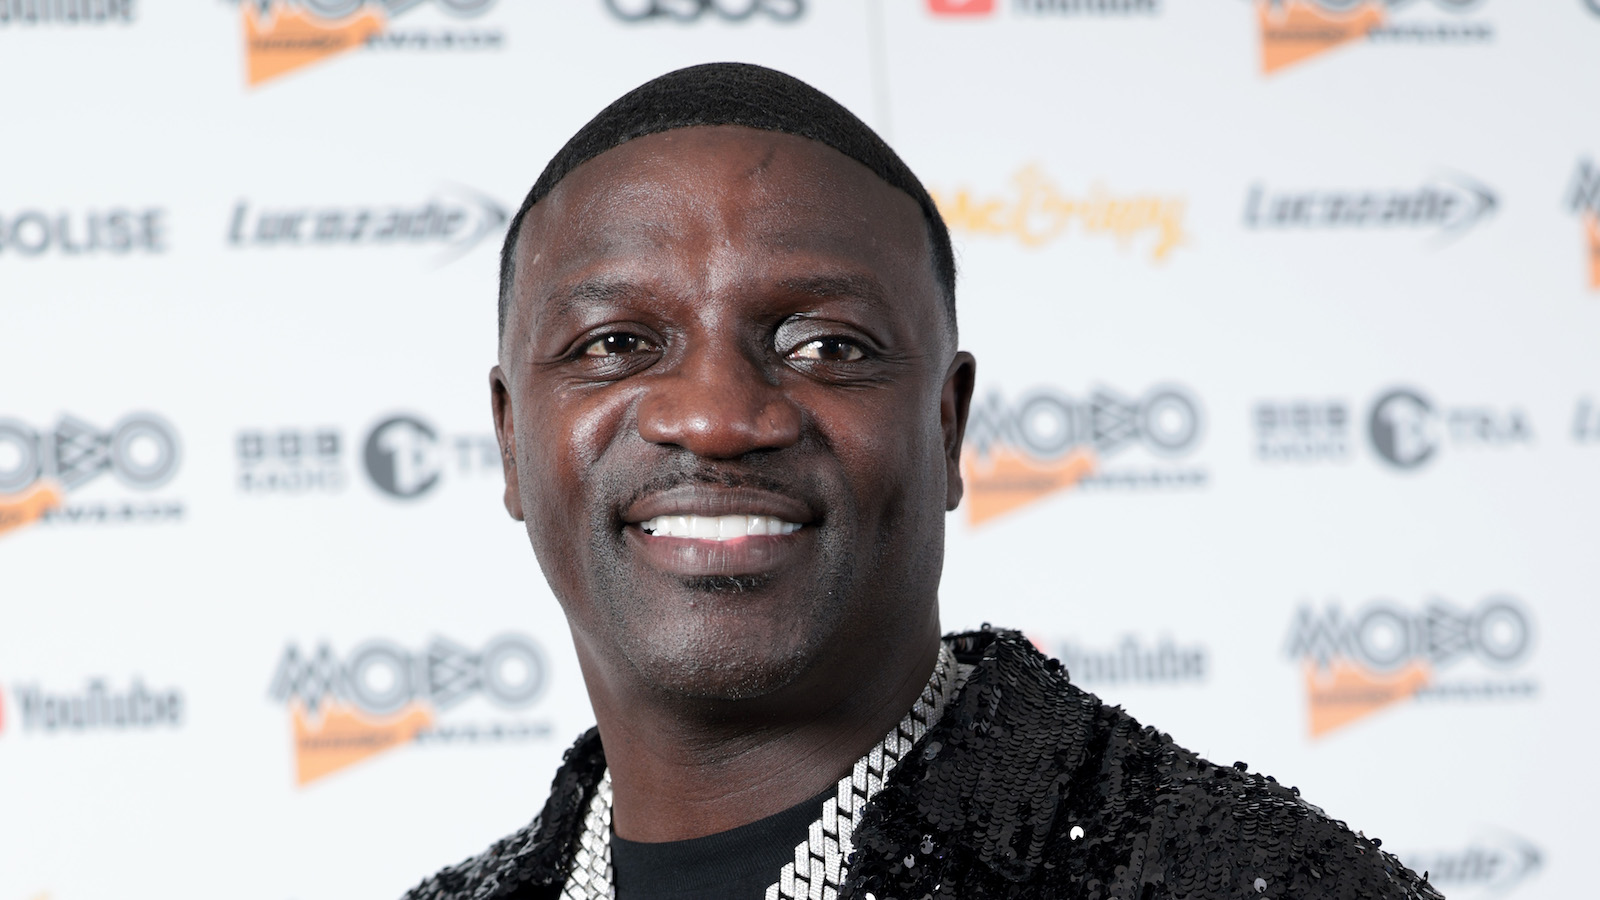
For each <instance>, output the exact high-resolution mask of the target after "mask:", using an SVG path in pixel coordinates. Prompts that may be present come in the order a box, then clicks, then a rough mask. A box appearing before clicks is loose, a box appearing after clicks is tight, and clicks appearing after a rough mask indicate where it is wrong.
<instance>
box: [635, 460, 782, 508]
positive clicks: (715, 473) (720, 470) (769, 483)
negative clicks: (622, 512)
mask: <svg viewBox="0 0 1600 900" xmlns="http://www.w3.org/2000/svg"><path fill="white" fill-rule="evenodd" d="M684 484H713V485H716V486H718V487H724V488H745V489H749V490H758V491H767V492H769V493H773V494H782V495H784V496H788V497H806V496H808V492H806V491H804V490H803V489H802V488H801V486H800V485H798V484H795V483H794V482H792V481H786V480H784V479H781V478H775V477H773V476H771V475H768V474H766V473H763V472H753V471H750V470H748V469H744V470H740V469H733V468H726V467H720V466H708V465H705V464H704V463H699V462H688V463H686V464H683V465H682V466H680V467H679V468H677V469H676V470H673V471H668V472H660V473H657V474H656V475H653V476H651V477H650V478H647V479H645V481H644V483H642V484H639V485H637V486H635V487H634V488H633V490H632V491H630V492H629V494H628V496H627V497H626V498H625V499H624V500H623V502H622V503H621V504H620V505H619V506H618V507H617V508H618V509H627V508H628V507H630V506H632V505H633V504H635V503H637V502H639V501H640V500H643V499H644V498H645V497H648V496H650V495H651V494H659V493H661V492H662V491H669V490H671V489H673V488H675V487H678V486H679V485H684Z"/></svg>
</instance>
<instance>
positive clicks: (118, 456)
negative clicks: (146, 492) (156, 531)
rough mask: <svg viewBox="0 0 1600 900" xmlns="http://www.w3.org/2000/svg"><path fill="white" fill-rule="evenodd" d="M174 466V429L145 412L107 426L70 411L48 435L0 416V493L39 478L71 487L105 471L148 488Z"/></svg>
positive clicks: (29, 484) (157, 484) (131, 484)
mask: <svg viewBox="0 0 1600 900" xmlns="http://www.w3.org/2000/svg"><path fill="white" fill-rule="evenodd" d="M177 470H178V435H177V432H176V431H174V430H173V428H172V426H171V425H169V424H167V422H166V421H165V420H164V419H162V418H161V417H160V416H156V415H152V414H150V413H136V414H134V415H130V416H127V417H125V418H123V419H122V420H121V421H120V422H118V423H117V424H116V425H115V426H113V427H112V428H111V430H110V431H100V430H99V429H97V428H95V427H94V426H93V425H90V424H89V423H87V422H85V421H83V420H82V419H79V418H77V417H75V416H71V415H65V416H62V417H61V421H60V422H59V423H58V424H57V425H56V427H55V430H54V431H52V432H50V433H48V434H41V433H39V432H38V431H35V430H34V429H32V428H30V427H28V426H27V425H24V424H22V423H21V422H16V421H11V420H5V421H0V494H13V493H20V492H21V491H23V490H26V489H27V488H30V487H32V486H34V484H35V483H37V482H39V481H42V480H51V481H55V482H57V483H59V484H60V485H61V487H63V488H64V489H66V490H69V491H70V490H73V489H75V488H78V487H79V486H81V485H83V484H85V483H86V482H89V481H91V480H93V479H94V478H96V477H98V476H99V475H101V474H103V473H105V472H111V473H112V474H114V475H115V476H116V477H117V479H118V480H119V481H121V482H122V483H123V484H126V485H128V486H129V487H134V488H145V489H149V488H155V487H160V486H161V485H162V484H165V483H166V482H167V480H168V479H170V478H171V477H172V475H173V473H174V472H176V471H177Z"/></svg>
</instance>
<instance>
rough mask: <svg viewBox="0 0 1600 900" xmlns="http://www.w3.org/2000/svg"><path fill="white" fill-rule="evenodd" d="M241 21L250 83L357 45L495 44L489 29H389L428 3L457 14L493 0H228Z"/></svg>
mask: <svg viewBox="0 0 1600 900" xmlns="http://www.w3.org/2000/svg"><path fill="white" fill-rule="evenodd" d="M228 2H232V3H234V4H236V5H238V7H239V10H240V14H241V17H242V21H243V26H244V39H245V59H246V73H247V75H246V80H247V81H248V82H249V84H250V85H251V86H255V85H258V84H261V83H263V82H266V81H270V80H272V79H274V78H278V77H280V76H282V75H287V74H289V73H290V72H293V71H295V70H296V69H301V68H304V67H305V66H309V65H312V64H313V63H318V62H322V61H323V60H325V59H328V58H330V57H333V56H337V55H339V54H341V53H346V52H349V51H351V50H355V49H357V48H359V47H369V48H372V49H399V50H450V51H455V50H498V49H500V48H501V47H502V46H503V45H504V43H505V38H504V35H503V34H502V33H501V32H500V31H498V30H495V29H478V30H469V31H463V30H457V29H444V30H438V31H418V32H414V33H409V34H399V33H395V32H392V31H391V30H390V27H389V25H390V22H391V21H392V20H393V19H394V18H395V17H397V16H399V15H401V14H403V13H407V12H410V11H411V10H413V9H415V8H417V7H419V6H424V5H432V6H435V7H437V8H439V9H442V10H444V11H445V12H447V13H449V14H450V15H452V16H455V17H458V18H466V17H472V16H477V15H480V14H482V13H483V12H485V11H487V10H488V9H489V7H491V6H493V5H494V4H495V0H432V2H431V3H430V0H228Z"/></svg>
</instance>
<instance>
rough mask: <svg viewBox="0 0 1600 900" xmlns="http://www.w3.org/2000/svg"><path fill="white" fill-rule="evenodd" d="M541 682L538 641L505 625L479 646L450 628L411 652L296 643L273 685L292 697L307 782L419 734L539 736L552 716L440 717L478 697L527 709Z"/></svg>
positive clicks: (278, 697) (297, 749)
mask: <svg viewBox="0 0 1600 900" xmlns="http://www.w3.org/2000/svg"><path fill="white" fill-rule="evenodd" d="M543 688H544V657H543V654H542V653H540V651H539V648H538V646H537V645H535V644H534V643H533V641H532V640H531V639H529V638H527V637H525V636H523V635H520V634H503V635H500V636H499V637H496V638H494V639H493V640H491V641H489V642H488V643H487V644H485V645H484V646H483V648H482V649H480V650H476V651H474V650H472V649H470V648H468V647H464V646H462V645H460V644H458V643H456V642H454V641H451V640H447V639H445V638H434V639H433V640H432V641H431V642H430V643H429V644H428V646H427V647H426V648H424V649H423V650H421V651H415V652H414V651H411V650H408V649H406V648H404V647H401V646H400V645H398V644H395V643H393V642H391V641H384V640H374V641H368V642H367V643H365V644H362V645H361V646H359V647H357V648H356V649H355V650H353V651H352V652H351V653H350V654H349V655H348V656H346V657H344V658H343V659H340V658H339V657H337V656H336V655H335V654H334V652H333V649H332V648H331V647H330V646H328V645H327V644H321V645H319V646H318V647H317V648H316V650H315V651H313V652H312V653H310V654H305V653H302V652H301V649H300V647H299V646H297V645H295V644H290V645H289V646H288V647H286V648H284V651H283V656H282V657H281V658H280V659H279V661H278V669H277V672H276V673H274V675H273V677H272V687H271V689H270V691H269V695H270V696H271V698H272V699H273V700H275V701H277V702H279V703H282V704H284V705H285V706H286V707H288V710H289V717H290V722H291V726H292V728H293V733H294V758H295V779H296V782H297V783H298V784H300V785H302V786H303V785H306V784H309V783H311V782H313V781H316V780H317V779H319V778H323V777H326V776H328V775H332V774H333V773H334V772H337V771H339V770H341V769H345V768H348V767H349V766H353V765H355V764H356V763H359V762H363V761H365V760H367V759H369V758H371V757H373V756H375V755H377V754H379V753H383V752H385V751H388V750H393V749H395V748H396V747H400V746H402V745H405V744H409V743H413V742H418V741H423V740H429V739H433V740H438V741H449V740H453V739H461V740H466V741H470V742H472V743H483V742H489V741H505V740H516V739H522V738H529V737H543V736H544V735H545V734H546V733H547V732H548V726H546V725H542V724H538V723H528V722H521V721H511V722H502V721H492V722H487V723H475V724H469V725H466V726H459V725H457V726H449V725H444V724H441V723H440V722H439V718H440V715H441V713H444V712H446V711H447V710H450V709H451V708H453V707H455V706H456V705H458V704H460V703H463V702H465V701H467V700H469V699H471V698H473V697H477V696H481V697H484V698H486V699H488V700H489V702H490V703H491V704H493V705H495V706H498V707H501V708H502V709H521V708H524V707H527V706H529V705H530V704H532V703H533V701H534V700H535V699H536V698H537V697H538V696H539V693H540V691H541V690H542V689H543Z"/></svg>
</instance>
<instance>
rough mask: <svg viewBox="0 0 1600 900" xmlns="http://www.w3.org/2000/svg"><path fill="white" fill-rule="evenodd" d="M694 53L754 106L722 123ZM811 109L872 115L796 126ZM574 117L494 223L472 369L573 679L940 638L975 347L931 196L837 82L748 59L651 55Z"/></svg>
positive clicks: (775, 668)
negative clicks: (640, 81)
mask: <svg viewBox="0 0 1600 900" xmlns="http://www.w3.org/2000/svg"><path fill="white" fill-rule="evenodd" d="M697 71H700V72H702V73H703V75H702V76H696V75H695V74H694V73H695V72H697ZM741 72H749V73H753V74H751V78H753V79H754V80H753V81H752V80H749V79H741V77H739V73H741ZM702 79H704V80H706V81H708V82H709V83H712V84H713V85H714V86H717V87H718V89H719V90H722V91H726V90H728V87H729V84H730V83H733V84H736V85H742V86H743V90H744V92H745V93H744V94H743V95H739V96H738V97H737V100H738V102H737V103H735V104H734V107H735V108H736V110H737V109H742V108H743V107H749V108H753V109H754V108H762V107H764V106H765V107H773V108H774V110H775V111H774V112H773V114H772V115H771V116H770V117H769V118H770V119H771V120H772V121H771V122H769V123H768V124H767V125H762V126H757V127H751V126H750V125H747V124H742V123H741V122H734V123H732V124H727V123H725V122H724V120H726V119H729V118H738V117H737V116H730V115H727V114H725V112H723V111H719V109H720V107H718V105H717V104H718V103H720V102H721V100H720V99H719V94H718V93H717V91H711V92H709V93H707V92H706V91H705V90H703V85H702V84H701V80H702ZM729 79H732V81H731V82H730V81H729ZM662 82H665V83H667V84H669V85H683V84H688V85H690V86H691V87H690V88H688V89H685V90H686V91H687V93H688V94H690V95H693V96H694V97H696V98H697V100H696V102H697V103H699V104H700V105H701V106H700V107H699V108H698V113H697V115H698V118H692V119H691V121H690V122H689V124H687V125H683V126H677V125H674V126H670V127H665V128H651V127H648V125H649V122H651V121H654V122H656V123H657V124H659V120H660V118H661V116H662V115H664V113H663V111H662V110H660V109H656V108H655V107H651V106H650V105H649V104H644V105H642V106H640V105H637V104H634V105H633V106H632V107H630V106H629V104H630V98H633V97H635V96H636V95H640V94H646V95H648V94H650V93H651V92H652V91H654V90H656V89H657V88H658V87H659V86H660V84H661V83H662ZM774 85H776V86H777V87H774ZM778 88H782V90H779V89H778ZM679 96H681V94H680V95H679ZM797 96H799V97H801V98H802V100H803V102H801V101H795V102H797V103H798V105H799V106H800V107H801V108H800V113H799V114H800V115H801V116H802V117H803V118H804V119H805V120H806V121H805V122H802V123H801V125H796V126H795V127H793V128H791V127H788V125H787V124H783V123H785V122H787V119H788V118H792V117H793V116H794V115H795V113H794V111H792V110H785V109H783V108H782V107H781V105H782V104H784V103H788V102H791V101H792V100H793V99H794V98H795V97H797ZM817 98H821V101H819V100H818V99H817ZM663 102H664V103H667V101H663ZM775 104H776V105H777V106H774V105H775ZM819 106H831V107H832V108H833V109H832V110H831V113H830V114H831V115H833V116H834V117H835V118H837V119H840V120H841V121H844V120H843V119H842V118H841V117H848V121H849V122H854V123H855V124H854V125H853V126H851V128H854V129H856V130H858V131H859V132H862V133H864V135H865V136H863V134H855V135H854V136H850V137H844V138H840V137H837V136H836V135H834V136H835V137H836V139H835V140H823V139H819V138H816V137H813V136H811V135H809V134H795V133H792V132H794V131H796V130H802V129H801V126H802V125H804V126H806V127H813V128H814V127H815V125H816V119H817V115H818V114H817V108H819ZM619 108H621V109H622V113H618V115H624V116H625V117H626V116H639V115H646V116H648V115H655V116H656V119H653V120H648V121H646V123H645V125H630V122H629V121H628V120H627V119H626V118H625V119H624V120H623V121H620V122H604V121H602V120H604V119H606V117H607V115H608V114H609V113H612V111H614V110H618V109H619ZM630 108H632V109H633V110H634V111H633V112H631V113H630V112H629V111H628V110H629V109H630ZM664 109H665V110H666V111H667V112H670V111H671V109H672V106H671V104H670V103H668V105H667V106H666V107H664ZM773 122H777V123H778V124H772V123H773ZM833 127H834V128H835V130H837V128H838V127H842V126H833ZM589 133H607V134H611V135H612V136H613V139H612V140H611V144H610V146H598V147H593V148H589V149H588V150H586V151H585V152H584V153H582V154H580V155H581V156H582V157H583V158H581V159H578V160H577V161H576V162H570V161H568V162H563V155H561V154H558V156H557V160H556V161H555V162H553V163H552V164H551V168H550V169H548V170H547V171H546V173H545V176H544V177H541V179H540V181H539V184H538V185H536V186H535V188H534V191H533V193H532V194H531V195H530V201H529V203H527V204H525V205H524V208H523V211H522V213H520V214H519V217H518V219H517V220H516V223H515V224H514V226H513V232H512V234H511V235H510V236H508V240H507V247H508V252H507V259H506V264H505V267H504V272H505V274H506V279H505V281H506V283H505V285H504V286H503V289H502V309H503V312H502V329H503V336H502V340H501V351H500V365H499V366H497V367H496V368H495V370H494V372H493V373H492V375H491V385H492V389H493V397H494V411H495V423H496V430H497V432H498V433H499V435H500V437H501V443H502V445H503V446H506V447H507V448H508V452H507V455H506V465H505V471H506V505H507V509H508V510H509V511H510V512H511V514H512V515H513V516H514V517H516V518H518V519H523V520H524V521H525V522H526V523H527V530H528V534H529V537H530V539H531V541H532V544H533V547H534V550H535V552H536V554H537V555H538V558H539V561H540V564H541V567H542V568H543V570H544V573H545V575H546V577H547V578H548V579H549V581H550V584H551V587H552V589H553V590H554V592H555V595H556V597H557V599H558V600H559V601H560V602H561V604H562V606H563V608H564V610H565V612H566V614H567V617H568V620H569V622H570V623H571V625H572V630H573V635H574V638H575V640H576V643H577V645H578V651H579V657H580V660H581V661H582V662H583V665H584V669H585V675H586V677H587V678H589V679H590V680H591V681H594V680H595V679H599V680H600V681H601V682H602V683H605V684H608V685H610V689H612V690H617V691H633V692H635V693H637V692H639V691H648V692H655V693H657V694H660V695H662V696H664V697H667V698H678V699H680V700H683V701H688V702H692V703H704V702H706V701H713V702H715V701H736V700H749V699H755V698H761V697H766V696H770V695H773V694H775V693H778V692H783V691H784V689H785V688H790V689H792V690H791V691H790V692H789V693H793V692H794V691H798V690H809V689H812V688H816V687H819V686H822V685H824V684H826V683H830V682H833V681H841V680H843V679H850V678H860V677H862V675H861V673H860V672H857V671H854V670H855V669H859V668H860V667H861V666H863V665H866V664H870V661H871V660H872V659H873V658H874V657H875V656H876V657H880V658H881V657H882V656H883V655H884V654H888V655H891V656H892V655H893V652H894V648H897V647H904V646H905V645H906V644H907V643H908V642H913V641H916V640H917V639H919V638H921V637H926V636H928V635H930V634H931V635H935V636H936V635H937V588H938V581H939V574H940V568H941V565H942V560H943V539H944V530H943V528H944V512H945V511H946V510H947V509H950V508H954V506H955V504H956V503H957V502H958V501H959V499H960V495H961V481H960V474H959V469H958V464H957V460H958V454H959V449H960V441H961V432H962V428H963V427H964V424H965V420H966V414H967V405H968V401H969V398H970V395H971V390H972V375H973V363H972V359H971V357H970V356H969V355H967V354H964V353H958V352H957V351H956V349H955V328H954V320H953V317H952V316H953V313H952V312H951V310H950V308H949V303H948V301H949V298H950V297H951V292H950V289H949V288H950V286H949V285H948V284H947V283H944V278H945V276H946V275H949V276H950V277H953V267H952V266H950V265H949V263H948V253H949V248H948V239H947V238H944V241H943V243H942V244H941V241H940V238H941V237H943V236H944V234H945V232H944V228H943V224H942V222H939V221H938V220H937V212H936V211H933V210H932V204H931V202H928V203H927V204H926V206H924V205H922V203H921V201H920V200H919V199H916V198H914V197H913V196H912V195H911V194H910V193H908V192H907V190H905V189H903V187H902V186H898V185H895V184H892V183H891V182H890V181H888V180H885V177H884V175H883V171H881V170H880V169H881V168H885V167H886V168H889V169H892V168H893V167H892V166H887V164H885V166H883V167H880V166H877V165H872V166H869V165H868V164H867V162H863V161H861V160H859V159H857V158H853V156H851V155H847V154H846V153H845V152H842V151H841V150H840V149H835V148H836V147H838V146H839V145H840V144H841V143H843V144H845V145H846V146H847V148H850V149H854V148H856V147H859V146H868V147H870V146H872V144H873V142H876V146H877V147H878V148H881V150H882V152H883V153H885V154H887V157H886V158H887V159H888V160H889V161H891V162H892V163H893V164H894V165H895V166H898V167H899V169H901V170H903V169H904V166H903V165H902V164H900V163H899V161H898V159H895V158H893V154H892V151H889V150H888V148H887V147H886V146H883V145H882V142H881V141H878V140H877V138H876V136H874V135H872V134H871V132H870V130H868V129H867V128H866V126H865V125H862V124H860V123H859V120H855V119H854V117H853V116H850V114H849V113H848V112H845V111H844V110H843V109H842V107H837V104H833V102H832V101H831V100H827V98H825V97H822V95H820V94H817V93H816V92H815V91H814V90H812V89H810V88H807V87H805V86H803V85H801V84H800V83H799V82H796V81H794V80H793V79H790V78H787V76H781V75H778V74H777V73H772V72H769V71H767V70H761V69H754V68H753V67H742V66H741V67H700V69H697V70H685V71H684V72H679V73H674V74H673V75H669V76H666V77H665V78H664V79H660V80H658V82H652V84H651V85H646V86H645V87H644V88H641V89H640V90H639V91H636V92H634V94H630V95H629V97H625V98H623V100H621V101H618V103H617V104H613V106H612V107H611V108H610V109H608V111H607V113H602V114H601V116H600V117H599V118H597V119H596V120H595V122H591V123H590V124H589V125H588V126H586V127H585V129H584V131H583V132H580V133H579V135H578V137H576V138H574V142H579V140H580V139H582V138H584V136H585V134H589ZM619 134H620V135H626V137H624V138H621V139H615V136H616V135H619ZM829 134H830V135H832V132H829ZM867 138H870V141H869V140H867ZM852 141H853V142H854V143H851V142H852ZM601 143H604V142H601ZM568 146H569V148H570V147H571V146H572V144H570V143H569V145H568ZM566 153H567V151H563V154H566ZM868 162H871V160H869V161H868ZM880 162H881V160H880ZM558 163H560V165H558ZM552 171H556V172H557V173H558V174H557V175H555V176H552V175H551V172H552ZM904 177H905V178H909V179H910V182H909V183H910V184H912V185H915V179H914V178H913V177H911V176H910V173H909V171H905V172H904ZM901 180H902V181H903V179H901ZM916 191H917V192H918V193H919V194H920V195H921V197H922V198H925V197H926V194H925V193H924V192H922V191H921V188H920V185H917V186H916ZM930 217H931V218H930ZM941 246H942V248H943V249H942V250H941V249H940V248H941ZM941 254H942V255H941Z"/></svg>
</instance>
